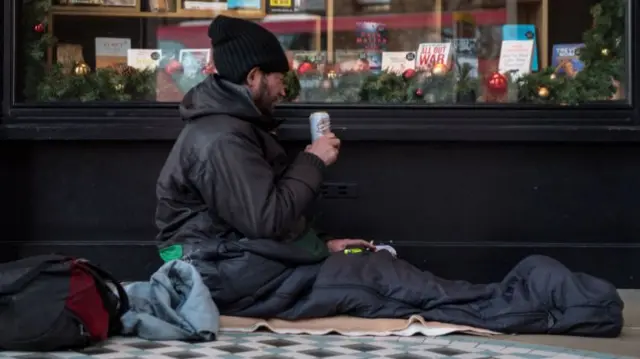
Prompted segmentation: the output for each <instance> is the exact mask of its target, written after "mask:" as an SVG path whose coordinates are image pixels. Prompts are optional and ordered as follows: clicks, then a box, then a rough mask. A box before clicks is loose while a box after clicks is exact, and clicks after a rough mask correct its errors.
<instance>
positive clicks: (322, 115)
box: [309, 112, 331, 142]
mask: <svg viewBox="0 0 640 359" xmlns="http://www.w3.org/2000/svg"><path fill="white" fill-rule="evenodd" d="M309 124H310V125H311V141H312V142H313V141H315V140H317V139H318V138H320V137H322V136H324V135H325V134H327V133H328V132H330V131H331V117H329V114H328V113H326V112H314V113H312V114H311V115H309Z"/></svg>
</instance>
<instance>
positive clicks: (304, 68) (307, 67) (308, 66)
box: [298, 61, 313, 75]
mask: <svg viewBox="0 0 640 359" xmlns="http://www.w3.org/2000/svg"><path fill="white" fill-rule="evenodd" d="M312 70H313V64H312V63H311V62H308V61H305V62H303V63H301V64H300V66H298V75H304V74H305V73H307V72H309V71H312Z"/></svg>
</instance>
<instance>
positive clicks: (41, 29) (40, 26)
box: [33, 23, 44, 32]
mask: <svg viewBox="0 0 640 359" xmlns="http://www.w3.org/2000/svg"><path fill="white" fill-rule="evenodd" d="M33 31H35V32H44V24H42V23H40V24H38V25H36V26H34V27H33Z"/></svg>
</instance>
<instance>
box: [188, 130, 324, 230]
mask: <svg viewBox="0 0 640 359" xmlns="http://www.w3.org/2000/svg"><path fill="white" fill-rule="evenodd" d="M240 136H241V135H232V134H228V135H223V136H222V137H220V138H218V139H216V141H214V143H213V144H212V146H211V148H210V149H209V151H207V154H206V155H207V160H206V161H205V162H204V165H205V166H204V168H201V170H202V171H201V174H200V181H202V182H201V185H200V186H199V187H201V192H202V196H203V197H204V201H205V202H206V203H207V205H208V206H210V207H213V208H215V210H216V211H217V213H218V215H219V216H220V217H221V218H222V219H224V220H225V221H226V222H227V223H228V224H229V225H231V226H233V227H234V228H235V229H237V230H238V231H239V232H241V233H242V234H243V235H245V236H246V237H247V238H252V239H253V238H279V237H281V236H283V235H284V234H286V233H287V232H288V231H289V230H290V228H291V227H292V226H293V225H294V223H296V221H297V220H298V219H299V218H300V216H302V215H303V213H304V211H305V209H306V208H307V207H308V206H309V204H311V203H312V202H313V201H314V200H315V198H316V194H317V192H318V190H319V188H320V185H321V183H322V178H323V172H324V169H325V165H324V163H323V162H322V160H320V158H318V157H317V156H315V155H313V154H310V153H306V152H302V153H301V154H299V155H298V156H297V158H296V159H295V160H294V161H293V163H291V164H290V166H289V167H288V168H287V170H286V171H285V173H284V174H283V175H282V176H281V177H280V178H277V179H276V176H275V174H274V173H273V170H272V168H271V165H270V164H269V163H268V162H267V161H266V160H265V158H264V157H263V152H262V149H261V148H260V147H259V146H258V145H257V144H255V143H254V142H253V141H252V140H251V139H249V138H242V137H240ZM199 172H200V171H199Z"/></svg>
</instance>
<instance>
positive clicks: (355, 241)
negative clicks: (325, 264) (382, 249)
mask: <svg viewBox="0 0 640 359" xmlns="http://www.w3.org/2000/svg"><path fill="white" fill-rule="evenodd" d="M348 243H349V245H351V246H358V247H364V248H370V249H376V246H375V245H374V244H373V243H372V242H367V241H365V240H364V239H349V242H348Z"/></svg>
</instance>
